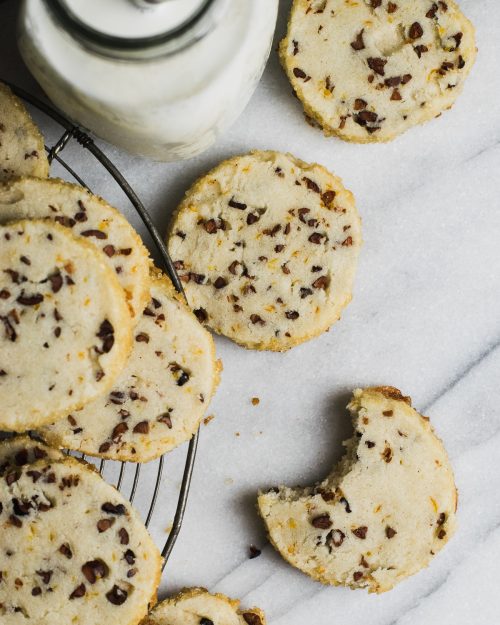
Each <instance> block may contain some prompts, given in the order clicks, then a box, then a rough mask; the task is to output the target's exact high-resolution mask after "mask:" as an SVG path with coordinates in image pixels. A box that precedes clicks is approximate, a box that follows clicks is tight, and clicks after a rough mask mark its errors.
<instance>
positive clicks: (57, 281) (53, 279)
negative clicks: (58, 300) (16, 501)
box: [49, 271, 63, 293]
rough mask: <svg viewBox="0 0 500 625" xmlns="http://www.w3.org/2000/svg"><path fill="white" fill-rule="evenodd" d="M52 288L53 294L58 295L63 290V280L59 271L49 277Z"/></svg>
mask: <svg viewBox="0 0 500 625" xmlns="http://www.w3.org/2000/svg"><path fill="white" fill-rule="evenodd" d="M49 282H50V287H51V289H52V293H58V292H59V291H60V290H61V287H62V285H63V279H62V276H61V272H60V271H57V272H56V273H53V274H52V275H51V276H49Z"/></svg>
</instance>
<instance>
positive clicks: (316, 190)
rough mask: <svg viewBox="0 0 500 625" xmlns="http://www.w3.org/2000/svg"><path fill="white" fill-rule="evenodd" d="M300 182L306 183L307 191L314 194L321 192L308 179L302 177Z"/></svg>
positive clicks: (312, 181)
mask: <svg viewBox="0 0 500 625" xmlns="http://www.w3.org/2000/svg"><path fill="white" fill-rule="evenodd" d="M302 181H303V182H305V183H306V187H307V188H308V189H309V191H314V193H320V192H321V191H320V188H319V186H318V185H317V184H316V183H315V182H314V180H311V179H310V178H307V177H306V176H304V177H303V178H302Z"/></svg>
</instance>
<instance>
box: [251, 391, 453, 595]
mask: <svg viewBox="0 0 500 625" xmlns="http://www.w3.org/2000/svg"><path fill="white" fill-rule="evenodd" d="M348 409H349V411H350V412H351V415H352V418H353V423H354V430H355V435H354V437H353V438H352V439H351V440H349V441H347V442H346V443H345V445H346V447H347V454H346V456H345V457H344V459H343V460H342V461H341V462H340V464H339V466H338V467H337V468H336V469H335V471H334V472H333V473H332V474H331V475H330V476H329V477H328V478H327V479H326V480H325V481H324V482H322V483H321V484H319V485H318V486H316V487H314V488H306V489H303V490H297V489H291V488H286V487H281V488H279V489H276V490H275V491H272V492H268V493H266V494H261V495H260V496H259V499H258V505H259V510H260V513H261V515H262V517H263V519H264V521H265V523H266V525H267V529H268V532H269V536H270V539H271V542H272V543H273V545H274V546H275V547H276V549H278V551H279V552H280V553H281V555H282V556H283V557H284V558H285V559H286V560H288V562H289V563H290V564H292V565H293V566H295V567H297V568H298V569H300V570H301V571H303V572H304V573H306V574H307V575H309V576H310V577H312V578H314V579H316V580H318V581H320V582H323V583H324V584H332V585H334V586H338V585H342V586H350V587H351V588H367V589H368V590H369V591H370V592H379V593H380V592H385V591H387V590H390V589H391V588H393V586H394V585H395V584H397V583H398V582H400V581H401V580H403V579H404V578H405V577H408V576H409V575H413V574H414V573H416V572H417V571H419V570H420V569H422V568H423V567H425V566H427V565H428V564H429V562H430V561H431V559H432V557H433V556H434V555H435V554H436V553H437V552H438V551H440V550H441V549H442V548H443V547H444V545H445V544H446V543H447V541H448V539H449V538H450V537H451V536H452V535H453V533H454V531H455V525H456V517H455V512H456V505H457V492H456V488H455V483H454V479H453V472H452V468H451V466H450V462H449V460H448V457H447V455H446V451H445V449H444V447H443V444H442V443H441V441H440V440H439V439H438V438H437V436H436V435H435V434H434V431H433V429H432V427H431V425H430V423H429V420H428V419H427V417H422V416H421V415H420V414H419V413H418V412H417V411H416V410H414V409H413V408H412V407H411V403H410V398H409V397H403V395H401V393H400V391H398V390H397V389H395V388H392V387H379V388H368V389H366V390H357V391H355V392H354V397H353V399H352V401H351V403H350V404H349V406H348Z"/></svg>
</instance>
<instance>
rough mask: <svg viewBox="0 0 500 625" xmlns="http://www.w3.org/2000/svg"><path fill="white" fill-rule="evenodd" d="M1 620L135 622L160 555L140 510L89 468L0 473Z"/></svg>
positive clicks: (54, 464) (155, 578)
mask: <svg viewBox="0 0 500 625" xmlns="http://www.w3.org/2000/svg"><path fill="white" fill-rule="evenodd" d="M0 527H1V532H0V579H1V580H2V581H1V583H0V621H1V622H2V625H20V624H22V625H26V623H33V625H67V624H68V623H78V624H79V625H101V624H102V623H106V624H107V625H135V624H136V623H138V622H139V621H140V620H141V619H142V618H143V617H144V616H145V614H146V613H147V609H148V603H149V602H150V600H151V599H152V598H153V599H154V597H155V592H156V588H157V586H158V582H159V578H160V566H161V557H160V554H159V552H158V550H157V548H156V547H155V545H154V543H153V541H152V540H151V538H150V537H149V535H148V533H147V530H146V528H145V527H144V525H143V523H142V521H141V520H140V518H139V516H138V515H137V513H136V512H135V511H134V510H133V508H132V507H131V506H130V504H129V503H128V502H127V501H126V500H125V499H124V498H123V497H122V495H121V494H120V493H119V492H118V491H117V490H116V489H115V488H113V487H112V486H110V485H109V484H107V483H106V482H105V481H104V480H103V479H102V478H101V477H100V475H99V474H98V473H97V471H95V470H93V469H92V468H90V467H89V466H88V465H85V464H84V463H81V462H79V461H77V460H74V459H72V458H66V459H64V460H60V461H50V460H40V461H38V462H36V463H34V464H31V465H26V466H24V467H20V468H18V469H16V470H13V471H11V472H6V473H5V474H4V476H3V477H0Z"/></svg>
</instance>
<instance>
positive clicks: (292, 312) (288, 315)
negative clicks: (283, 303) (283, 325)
mask: <svg viewBox="0 0 500 625" xmlns="http://www.w3.org/2000/svg"><path fill="white" fill-rule="evenodd" d="M285 317H286V318H287V319H291V320H292V321H295V319H298V318H299V317H300V315H299V313H298V312H297V311H296V310H287V311H286V312H285Z"/></svg>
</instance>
